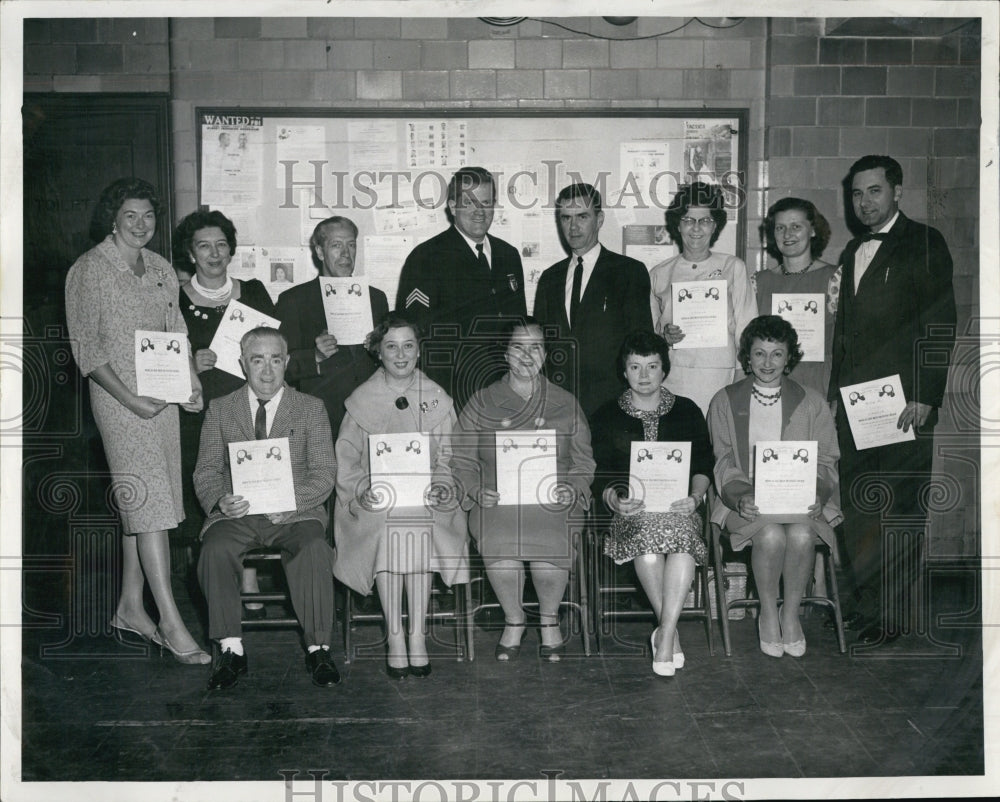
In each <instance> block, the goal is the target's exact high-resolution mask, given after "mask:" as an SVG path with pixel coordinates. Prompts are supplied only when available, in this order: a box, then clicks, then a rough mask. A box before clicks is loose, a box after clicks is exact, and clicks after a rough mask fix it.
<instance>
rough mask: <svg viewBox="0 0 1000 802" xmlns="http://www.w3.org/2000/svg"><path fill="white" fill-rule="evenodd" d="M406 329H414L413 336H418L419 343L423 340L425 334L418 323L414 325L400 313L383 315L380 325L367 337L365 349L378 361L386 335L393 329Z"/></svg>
mask: <svg viewBox="0 0 1000 802" xmlns="http://www.w3.org/2000/svg"><path fill="white" fill-rule="evenodd" d="M406 328H410V329H413V334H414V335H415V336H416V338H417V342H418V343H419V342H420V341H421V340H422V339H423V332H422V331H421V330H420V326H419V325H418V324H417V323H414V322H413V321H412V320H410V318H408V317H406V316H405V315H403V314H401V313H400V312H386V313H385V314H384V315H382V318H381V320H379V322H378V324H377V325H376V326H375V328H374V329H373V330H372V333H371V334H369V335H368V336H367V337H365V349H366V350H367V351H368V353H369V354H371V355H372V356H373V357H374V358H375V359H376V360H377V359H378V351H379V348H380V347H381V345H382V340H383V339H385V335H386V334H388V333H389V331H390V330H392V329H406Z"/></svg>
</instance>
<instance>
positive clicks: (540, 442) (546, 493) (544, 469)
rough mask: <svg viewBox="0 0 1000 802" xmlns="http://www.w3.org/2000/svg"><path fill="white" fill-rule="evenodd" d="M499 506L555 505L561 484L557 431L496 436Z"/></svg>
mask: <svg viewBox="0 0 1000 802" xmlns="http://www.w3.org/2000/svg"><path fill="white" fill-rule="evenodd" d="M496 450H497V492H498V493H499V494H500V501H499V504H501V505H503V506H513V505H520V504H536V505H542V504H554V503H555V502H556V498H555V490H554V487H555V485H556V483H557V482H558V480H559V478H558V465H557V462H556V430H555V429H536V430H534V431H518V430H515V431H501V432H497V433H496Z"/></svg>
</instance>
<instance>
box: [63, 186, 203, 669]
mask: <svg viewBox="0 0 1000 802" xmlns="http://www.w3.org/2000/svg"><path fill="white" fill-rule="evenodd" d="M159 209H160V202H159V199H158V198H157V196H156V191H155V190H154V189H153V187H152V186H151V185H150V184H148V183H147V182H145V181H142V180H141V179H132V178H122V179H119V180H118V181H115V182H114V183H113V184H111V185H110V186H108V187H107V188H106V189H105V190H104V192H103V193H101V197H100V200H99V201H98V206H97V209H96V211H95V213H94V222H93V224H92V226H91V233H92V234H97V236H95V239H97V238H98V237H100V236H104V240H103V241H102V242H100V243H99V244H98V245H97V246H96V247H94V248H92V249H90V250H89V251H87V252H86V253H85V254H83V255H82V256H81V257H80V258H79V259H77V261H76V262H75V263H74V265H73V266H72V267H71V268H70V270H69V274H68V275H67V277H66V318H67V324H68V327H69V335H70V344H71V347H72V350H73V356H74V358H75V359H76V362H77V365H79V367H80V372H81V373H82V374H83V375H84V376H87V377H88V378H89V379H90V382H89V387H90V403H91V408H92V409H93V412H94V419H95V421H96V422H97V427H98V429H99V430H100V432H101V439H102V441H103V443H104V451H105V454H106V455H107V459H108V465H109V466H110V468H111V476H112V489H113V491H114V498H115V505H116V506H117V507H118V510H119V512H120V514H121V519H122V530H123V536H122V554H123V561H122V591H121V596H120V598H119V599H118V606H117V609H116V610H115V614H114V617H113V618H112V619H111V626H112V628H114V629H115V631H116V635H118V636H120V635H121V634H122V633H124V632H132V633H135V634H137V635H139V636H140V637H142V638H144V639H145V640H147V641H152V642H153V643H155V644H157V645H158V646H160V648H161V650H162V649H163V648H167V649H169V650H170V652H171V653H172V654H173V655H174V657H176V658H177V659H178V660H179V661H180V662H182V663H187V664H202V665H204V664H207V663H209V662H211V658H210V657H209V655H208V654H206V653H205V652H204V651H203V650H202V649H201V648H200V647H199V646H198V644H197V643H196V642H195V640H194V638H193V637H191V633H190V632H188V629H187V627H186V626H185V624H184V621H183V620H182V619H181V616H180V612H179V611H178V610H177V604H176V603H175V602H174V596H173V591H172V590H171V587H170V547H169V541H168V539H167V530H169V529H173V528H174V527H176V526H177V524H178V523H179V522H180V521H182V520H183V519H184V505H183V501H182V496H181V451H180V433H179V428H178V413H177V406H176V405H174V404H167V403H165V402H163V401H161V400H159V399H155V398H149V397H147V396H140V395H138V394H137V389H136V371H135V332H136V330H138V329H148V330H153V331H170V332H177V333H179V334H184V335H186V334H187V328H186V327H185V325H184V319H183V318H182V317H181V313H180V309H179V308H178V303H177V277H176V275H175V274H174V269H173V267H171V265H170V263H169V262H168V261H166V260H165V259H164V258H163V257H161V256H159V255H158V254H155V253H153V252H152V251H148V250H146V248H145V246H146V245H147V244H148V243H149V241H150V240H151V239H152V237H153V234H154V232H155V231H156V216H157V213H158V211H159ZM191 387H192V391H193V392H192V393H191V398H190V399H189V401H188V402H187V403H185V404H181V405H180V406H182V407H183V408H184V409H185V410H187V411H188V412H198V411H199V410H201V408H202V405H203V402H202V398H201V383H200V382H199V381H198V376H197V374H196V373H195V371H194V367H193V365H192V368H191ZM146 581H148V582H149V586H150V589H151V590H152V592H153V598H154V600H155V601H156V606H157V609H158V610H159V614H160V620H159V624H154V623H153V621H152V620H151V619H150V617H149V615H148V614H147V613H146V610H145V607H144V605H143V588H144V585H145V582H146Z"/></svg>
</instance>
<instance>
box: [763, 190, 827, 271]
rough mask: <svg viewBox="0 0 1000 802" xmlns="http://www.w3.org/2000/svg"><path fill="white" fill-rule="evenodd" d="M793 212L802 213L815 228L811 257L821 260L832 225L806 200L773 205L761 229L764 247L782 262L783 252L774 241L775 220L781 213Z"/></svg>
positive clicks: (785, 200)
mask: <svg viewBox="0 0 1000 802" xmlns="http://www.w3.org/2000/svg"><path fill="white" fill-rule="evenodd" d="M793 211H795V212H802V214H804V215H805V216H806V220H808V221H809V224H810V225H811V226H812V227H813V237H812V240H811V241H810V242H809V255H810V256H811V257H812V258H813V259H819V257H820V256H822V255H823V251H825V250H826V246H827V245H828V244H829V243H830V236H831V231H830V224H829V223H828V222H827V221H826V218H825V217H823V215H822V214H820V211H819V209H817V208H816V206H815V205H814V204H813V202H812V201H807V200H805V199H804V198H782V199H781V200H779V201H778V202H777V203H775V204H772V206H771V208H770V209H768V210H767V217H765V218H764V223H763V224H762V225H761V228H762V229H763V230H764V247H765V248H766V249H767V252H768V253H769V254H770V255H771V256H773V257H774V258H775V259H777V260H778V262H781V261H782V259H783V257H782V254H781V251H780V250H779V249H778V243H777V241H776V240H775V239H774V218H776V217H777V216H778V215H779V214H780V213H781V212H793Z"/></svg>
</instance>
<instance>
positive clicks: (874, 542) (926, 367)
mask: <svg viewBox="0 0 1000 802" xmlns="http://www.w3.org/2000/svg"><path fill="white" fill-rule="evenodd" d="M846 183H847V186H848V188H849V191H850V193H851V202H852V205H853V208H854V213H855V215H856V216H857V219H858V221H859V222H860V223H861V225H862V226H864V229H865V230H864V233H863V234H862V235H861V236H858V237H856V238H855V239H853V240H851V242H850V243H849V244H848V246H847V248H846V249H845V251H844V255H843V266H844V272H843V278H842V281H841V288H840V302H839V305H838V309H837V321H836V326H835V331H834V342H833V373H832V377H831V380H830V400H831V401H834V402H835V401H837V399H838V395H839V390H840V388H841V387H846V386H849V385H852V384H857V383H859V382H864V381H870V380H872V379H879V378H882V377H884V376H891V375H893V374H896V373H898V374H899V377H900V379H901V381H902V387H903V393H904V394H905V396H906V402H907V403H906V408H905V409H904V410H903V412H902V413H901V414H900V416H899V420H898V421H897V424H896V425H897V426H898V427H899V428H900V429H902V430H903V431H908V430H909V429H910V427H913V429H914V430H915V432H916V439H915V440H913V441H910V442H903V443H893V444H890V445H885V446H879V447H876V448H867V449H863V450H858V449H857V448H856V447H855V443H854V438H853V436H852V434H851V430H850V426H849V425H848V422H847V418H846V414H845V411H844V405H843V404H842V403H840V404H838V405H837V406H838V410H837V429H838V434H839V438H840V454H841V457H840V477H841V481H840V486H841V489H842V496H843V505H842V506H843V509H844V514H845V522H844V540H845V545H846V550H847V556H848V557H849V559H850V563H851V567H852V571H853V575H854V582H855V592H854V594H853V595H851V596H848V598H847V599H845V602H846V603H845V607H846V608H847V609H846V610H845V614H846V616H847V618H848V620H849V621H850V622H851V623H852V624H853V625H854V627H855V628H859V629H860V630H861V632H860V636H859V639H858V642H859V643H860V644H862V645H866V646H874V645H879V644H882V643H887V642H891V641H894V640H896V639H897V638H898V637H899V636H900V634H901V633H902V628H903V626H904V624H903V622H904V621H905V620H906V618H907V612H908V609H907V608H908V606H909V605H910V603H911V601H912V597H911V592H910V591H911V590H912V589H913V586H914V582H915V580H916V579H917V578H918V577H919V576H920V572H919V566H920V558H921V546H920V541H921V539H922V538H923V537H924V536H925V534H926V533H925V530H926V510H925V509H924V508H923V506H922V505H921V503H920V499H921V498H925V497H926V496H925V494H926V493H927V490H928V487H929V484H930V482H931V461H932V458H933V453H934V440H933V429H934V424H935V423H936V421H937V411H938V407H940V406H941V403H942V400H943V398H944V391H945V383H946V381H947V378H948V365H949V361H950V357H951V350H952V347H953V344H954V339H955V319H956V315H955V295H954V291H953V289H952V262H951V255H950V254H949V252H948V246H947V244H946V243H945V241H944V238H943V237H942V236H941V234H940V233H939V232H938V231H937V230H936V229H933V228H930V227H929V226H926V225H923V224H922V223H917V222H914V221H913V220H910V219H909V218H908V217H906V215H904V214H903V213H902V212H901V211H899V200H900V198H901V197H902V194H903V187H902V183H903V170H902V168H901V167H900V165H899V163H898V162H896V160H895V159H892V158H890V157H889V156H865V157H864V158H862V159H860V160H858V161H857V162H855V163H854V165H853V166H852V167H851V169H850V172H849V174H848V178H847V182H846ZM873 490H875V491H877V492H875V494H874V495H873V494H872V492H871V491H873ZM878 499H884V504H882V503H881V502H880V501H878ZM873 501H874V502H875V503H874V504H873V503H872V502H873ZM875 507H879V509H875ZM893 520H895V522H896V523H897V524H901V526H898V525H895V524H893V523H892V522H893ZM888 527H892V528H895V529H898V530H900V531H899V532H898V533H897V534H899V535H900V536H901V542H899V543H892V540H893V538H890V537H889V532H888ZM904 529H905V530H906V532H905V533H904V532H903V531H902V530H904ZM851 608H853V609H851Z"/></svg>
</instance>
